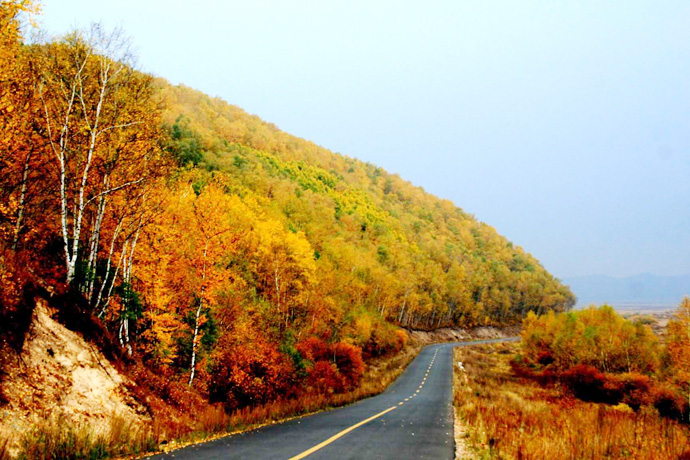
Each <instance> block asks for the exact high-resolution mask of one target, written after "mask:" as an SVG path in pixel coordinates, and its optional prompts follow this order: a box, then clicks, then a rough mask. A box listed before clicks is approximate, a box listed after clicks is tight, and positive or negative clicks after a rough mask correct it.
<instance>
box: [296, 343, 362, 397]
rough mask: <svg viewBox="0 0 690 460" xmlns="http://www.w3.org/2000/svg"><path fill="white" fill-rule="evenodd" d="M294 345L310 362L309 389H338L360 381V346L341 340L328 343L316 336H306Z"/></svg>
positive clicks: (341, 390) (347, 388)
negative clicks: (306, 337)
mask: <svg viewBox="0 0 690 460" xmlns="http://www.w3.org/2000/svg"><path fill="white" fill-rule="evenodd" d="M296 348H297V351H299V353H300V355H302V358H304V359H306V360H308V361H311V362H312V363H313V365H312V366H311V369H309V371H308V374H307V381H306V383H307V386H308V387H310V388H311V389H312V390H316V391H321V392H325V391H328V392H330V391H334V392H336V393H341V392H343V391H348V390H351V389H353V388H354V387H356V386H357V385H358V384H359V381H360V379H361V377H362V374H363V373H364V360H363V359H362V349H361V348H359V347H356V346H354V345H350V344H347V343H343V342H338V343H335V344H331V345H329V344H327V343H326V342H324V341H323V340H322V339H320V338H318V337H309V338H308V339H305V340H303V341H302V342H300V343H298V344H297V346H296Z"/></svg>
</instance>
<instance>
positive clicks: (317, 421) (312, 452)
mask: <svg viewBox="0 0 690 460" xmlns="http://www.w3.org/2000/svg"><path fill="white" fill-rule="evenodd" d="M502 340H505V339H498V340H485V341H480V342H476V341H475V342H455V343H447V344H437V345H429V346H427V347H426V348H424V349H423V350H422V351H421V352H420V354H419V355H418V356H417V357H416V358H415V359H414V361H412V363H410V365H409V366H408V367H407V369H405V372H404V373H403V374H402V375H401V376H400V377H399V378H398V379H397V380H396V381H395V382H394V383H393V384H392V385H391V386H390V387H389V388H388V389H387V390H386V391H385V392H383V393H381V394H380V395H378V396H374V397H372V398H368V399H364V400H362V401H359V402H357V403H354V404H351V405H349V406H346V407H342V408H340V409H335V410H331V411H326V412H320V413H318V414H314V415H311V416H308V417H303V418H299V419H295V420H290V421H288V422H284V423H280V424H276V425H270V426H266V427H263V428H260V429H257V430H253V431H249V432H246V433H240V434H235V435H230V436H226V437H224V438H220V439H217V440H215V441H211V442H207V443H204V444H197V445H194V446H189V447H186V448H184V449H179V450H176V451H173V452H170V453H167V454H159V455H156V456H153V457H149V458H152V459H182V460H185V459H190V460H191V459H194V460H197V459H198V460H207V459H208V460H210V459H235V458H237V459H274V458H275V459H292V460H298V459H301V458H309V460H316V459H328V460H332V459H423V458H433V459H452V458H453V457H454V444H455V443H454V440H453V388H452V380H453V378H452V375H453V362H452V361H453V348H454V347H456V346H458V345H470V344H476V343H490V342H497V341H502Z"/></svg>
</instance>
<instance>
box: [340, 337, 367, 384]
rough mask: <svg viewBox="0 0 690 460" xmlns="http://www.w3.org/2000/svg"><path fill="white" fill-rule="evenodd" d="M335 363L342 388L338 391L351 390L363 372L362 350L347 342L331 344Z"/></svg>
mask: <svg viewBox="0 0 690 460" xmlns="http://www.w3.org/2000/svg"><path fill="white" fill-rule="evenodd" d="M333 355H334V356H335V365H336V366H337V369H338V373H339V374H340V376H341V382H342V388H340V389H339V391H347V390H351V389H353V388H354V387H356V386H357V385H358V384H359V381H360V379H361V378H362V374H363V373H364V361H363V360H362V350H361V349H360V348H358V347H355V346H354V345H349V344H347V343H342V342H341V343H336V344H335V345H333Z"/></svg>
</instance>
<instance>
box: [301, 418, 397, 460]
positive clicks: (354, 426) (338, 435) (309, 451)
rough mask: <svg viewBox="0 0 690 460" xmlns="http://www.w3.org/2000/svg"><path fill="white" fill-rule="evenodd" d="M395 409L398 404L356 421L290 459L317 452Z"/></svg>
mask: <svg viewBox="0 0 690 460" xmlns="http://www.w3.org/2000/svg"><path fill="white" fill-rule="evenodd" d="M395 409H397V406H393V407H389V408H388V409H386V410H384V411H382V412H379V413H378V414H376V415H374V416H372V417H369V418H368V419H366V420H362V421H361V422H359V423H355V424H354V425H352V426H351V427H350V428H346V429H344V430H343V431H341V432H340V433H337V434H335V435H333V436H331V437H330V438H328V439H326V440H325V441H324V442H322V443H320V444H317V445H315V446H314V447H312V448H311V449H308V450H305V451H304V452H302V453H301V454H298V455H295V456H294V457H290V458H289V459H288V460H300V459H302V458H304V457H306V456H308V455H311V454H313V453H314V452H316V451H317V450H320V449H323V448H324V447H326V446H327V445H329V444H330V443H332V442H333V441H335V440H337V439H339V438H342V437H343V436H345V435H346V434H348V433H349V432H350V431H353V430H356V429H357V428H359V427H360V426H362V425H364V424H365V423H369V422H371V421H372V420H374V419H377V418H379V417H381V416H382V415H384V414H387V413H388V412H390V411H392V410H395Z"/></svg>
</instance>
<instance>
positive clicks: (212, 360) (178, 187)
mask: <svg viewBox="0 0 690 460" xmlns="http://www.w3.org/2000/svg"><path fill="white" fill-rule="evenodd" d="M35 8H36V5H34V4H33V3H32V2H29V1H27V0H12V1H3V2H2V4H1V6H0V34H1V36H0V41H1V44H0V123H1V125H2V136H1V137H0V184H1V187H0V195H1V196H0V335H2V336H3V337H5V338H6V340H4V342H3V347H13V346H17V344H20V343H21V340H22V334H23V328H25V327H26V324H27V318H28V317H29V316H30V314H31V309H32V308H33V307H32V305H33V304H34V303H35V301H36V299H37V298H40V299H45V301H46V302H48V303H49V304H50V306H51V307H52V308H55V309H58V310H61V309H62V310H69V312H64V313H59V314H63V315H64V317H65V321H66V322H69V321H72V322H74V323H75V324H76V323H78V324H81V326H80V327H82V329H83V330H85V331H89V330H91V331H94V330H95V331H100V332H95V333H94V332H92V334H96V335H101V338H100V339H99V340H101V341H102V343H103V344H104V348H106V349H107V348H108V347H111V348H112V349H113V350H114V351H112V353H113V354H114V355H117V356H120V357H121V359H122V360H123V362H124V363H129V364H127V366H129V368H128V369H129V372H130V374H131V375H133V376H134V378H135V379H138V380H137V382H139V383H141V384H144V383H145V384H146V385H148V386H149V387H150V388H152V390H151V391H153V392H154V393H155V396H156V397H157V398H161V399H163V400H166V401H167V402H169V403H171V404H173V405H175V404H177V405H178V406H179V407H185V404H190V403H189V402H188V401H204V404H206V403H209V404H218V405H220V406H222V407H223V409H224V410H225V411H228V412H230V411H233V410H239V409H242V408H245V407H251V406H256V405H257V404H265V403H270V402H272V401H276V400H286V399H290V398H295V397H298V396H299V395H304V394H338V393H343V392H346V391H350V390H352V389H353V388H355V387H356V386H357V385H358V384H359V382H360V379H361V376H362V373H363V370H364V367H365V365H366V362H368V361H369V360H371V359H373V358H376V357H380V356H387V355H392V354H394V353H396V352H397V351H399V350H400V349H401V348H402V347H403V346H404V344H405V342H406V340H407V332H405V331H406V330H410V329H425V330H429V329H435V328H439V327H443V326H460V327H473V326H480V325H496V326H500V325H508V324H516V323H518V322H520V321H521V320H522V318H523V317H525V316H526V315H527V314H528V313H534V314H542V313H545V312H549V311H555V312H563V311H567V310H568V309H569V308H570V307H572V306H573V305H574V303H575V299H574V296H573V294H572V293H571V292H570V291H569V289H568V288H567V287H565V286H564V285H562V284H561V283H560V282H559V281H558V280H557V279H555V278H554V277H553V276H552V275H551V274H549V273H548V272H547V271H546V270H545V269H544V267H543V266H542V265H541V264H540V263H539V261H537V260H536V259H535V258H534V257H532V256H531V255H530V254H529V253H527V252H525V251H524V250H523V249H522V248H521V247H519V246H517V245H514V244H512V243H511V242H509V241H508V240H506V239H505V238H504V237H502V236H500V235H499V234H498V233H497V232H496V231H495V230H494V229H493V228H492V227H490V226H488V225H486V224H484V223H481V222H478V221H477V220H476V219H475V218H474V217H473V216H472V215H470V214H468V213H466V212H464V211H462V210H461V209H459V208H458V207H456V206H455V205H454V204H453V203H451V202H450V201H446V200H442V199H439V198H436V197H434V196H432V195H430V194H428V193H425V192H424V190H422V189H421V188H419V187H415V186H413V185H411V184H410V183H408V182H406V181H404V180H403V179H401V178H400V177H398V176H396V175H393V174H389V173H387V172H386V171H384V170H382V169H381V168H378V167H376V166H375V165H372V164H368V163H364V162H361V161H358V160H356V159H353V158H349V157H347V156H345V155H341V154H336V153H332V152H330V151H328V150H326V149H325V148H322V147H319V146H317V145H315V144H313V143H311V142H309V141H306V140H303V139H299V138H296V137H293V136H291V135H289V134H286V133H284V132H282V131H280V130H279V129H278V128H276V127H275V126H273V125H271V124H269V123H266V122H263V121H262V120H260V119H259V118H258V117H256V116H252V115H249V114H247V113H245V112H244V111H242V110H241V109H239V108H237V107H234V106H232V105H229V104H227V103H226V102H224V101H222V100H220V99H214V98H211V97H209V96H206V95H204V94H202V93H200V92H197V91H195V90H192V89H190V88H187V87H184V86H172V85H170V84H169V83H167V82H166V81H164V80H162V79H158V78H154V77H152V76H150V75H147V74H144V73H141V72H139V71H137V70H136V69H135V68H133V67H132V62H133V60H132V56H130V54H129V52H128V47H127V46H126V41H125V40H124V38H123V37H122V36H121V34H120V33H119V32H112V31H107V30H103V29H102V28H100V27H99V26H93V27H91V28H90V29H88V30H82V31H75V32H74V33H72V34H70V35H67V36H64V37H62V38H60V39H59V40H57V41H32V42H31V43H28V42H25V41H24V38H23V37H22V34H21V32H20V27H19V16H20V14H22V13H26V12H31V11H34V10H35ZM419 161H424V160H423V152H420V158H419ZM67 304H69V305H70V307H69V308H68V307H66V306H65V305H67ZM75 318H76V319H75ZM85 318H86V319H85ZM535 359H536V358H535ZM638 359H643V357H641V356H640V357H639V358H638ZM640 365H643V364H640ZM183 400H184V401H185V402H183Z"/></svg>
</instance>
